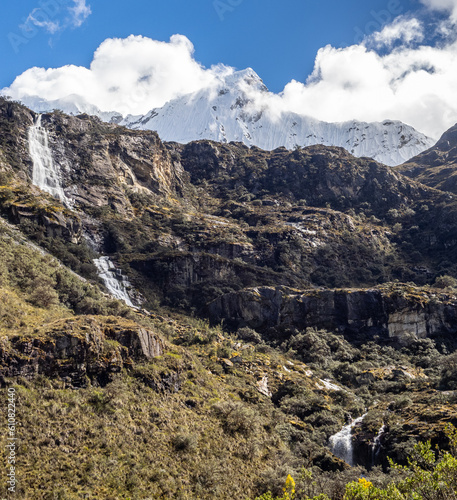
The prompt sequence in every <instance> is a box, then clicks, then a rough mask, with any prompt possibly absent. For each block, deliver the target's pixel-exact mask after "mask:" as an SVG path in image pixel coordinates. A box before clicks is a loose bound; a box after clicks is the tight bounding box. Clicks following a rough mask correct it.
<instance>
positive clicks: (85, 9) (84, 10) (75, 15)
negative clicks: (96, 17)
mask: <svg viewBox="0 0 457 500" xmlns="http://www.w3.org/2000/svg"><path fill="white" fill-rule="evenodd" d="M73 1H74V2H75V6H74V7H69V8H68V10H69V11H70V12H71V14H72V19H71V22H72V24H73V26H75V27H76V28H79V27H80V26H81V25H82V24H83V23H84V21H85V20H86V19H87V18H88V17H89V16H90V15H91V14H92V10H91V8H90V5H86V0H73Z"/></svg>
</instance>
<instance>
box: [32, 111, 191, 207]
mask: <svg viewBox="0 0 457 500" xmlns="http://www.w3.org/2000/svg"><path fill="white" fill-rule="evenodd" d="M42 124H43V126H44V127H45V128H46V129H47V130H48V131H49V141H50V147H51V149H52V150H53V152H54V155H55V160H56V161H57V163H58V164H59V165H60V166H61V170H62V177H63V183H64V188H65V192H66V193H67V195H68V196H69V197H70V198H71V199H73V200H74V202H75V204H76V206H82V207H83V208H84V207H93V206H95V207H103V206H109V207H111V208H113V209H115V210H116V211H118V212H120V213H123V214H126V215H128V214H130V213H131V211H132V209H131V205H130V201H129V199H128V194H129V192H133V193H142V192H144V193H150V194H156V195H162V196H176V195H177V193H178V192H179V191H180V190H181V188H182V182H183V179H182V177H183V171H182V169H181V168H180V166H179V164H178V165H176V164H175V163H174V162H173V161H172V159H171V156H170V154H169V152H168V151H167V150H166V148H165V146H164V145H163V143H162V142H161V141H160V139H159V137H158V136H157V134H156V133H154V132H142V133H136V132H132V131H129V130H127V129H125V128H122V127H117V126H115V125H108V124H103V123H102V122H101V121H100V120H98V119H97V118H94V117H89V116H87V115H81V116H78V117H72V116H66V115H61V114H52V115H44V116H43V118H42Z"/></svg>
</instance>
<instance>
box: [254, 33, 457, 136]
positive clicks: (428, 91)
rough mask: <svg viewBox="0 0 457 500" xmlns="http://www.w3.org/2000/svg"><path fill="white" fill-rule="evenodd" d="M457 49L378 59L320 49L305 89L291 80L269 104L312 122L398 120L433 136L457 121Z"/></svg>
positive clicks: (370, 53) (424, 49) (368, 53)
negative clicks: (304, 116) (298, 114)
mask: <svg viewBox="0 0 457 500" xmlns="http://www.w3.org/2000/svg"><path fill="white" fill-rule="evenodd" d="M456 88H457V44H456V43H454V44H452V45H449V46H447V47H445V48H437V47H428V46H420V47H417V48H413V49H410V48H407V47H406V48H402V49H396V50H394V51H392V52H390V53H388V54H386V55H383V56H381V55H379V54H378V53H377V52H375V51H374V50H370V49H368V48H367V47H365V46H364V45H354V46H351V47H347V48H344V49H336V48H334V47H331V46H327V47H324V48H322V49H320V50H319V52H318V54H317V57H316V61H315V66H314V71H313V73H312V75H311V76H310V78H309V79H308V81H307V83H306V84H303V83H300V82H296V81H292V82H290V83H289V84H287V85H286V87H285V88H284V91H283V93H282V94H281V95H280V96H272V95H271V94H270V96H264V97H263V98H262V99H264V100H265V99H267V100H270V105H273V106H275V107H276V108H280V109H282V110H288V111H294V112H297V113H300V114H306V115H309V116H312V117H314V118H317V119H320V120H324V121H330V122H335V121H336V122H338V121H346V120H351V119H358V120H365V121H382V120H384V119H397V120H401V121H403V122H405V123H408V124H410V125H412V126H414V127H415V128H417V129H418V130H420V131H421V132H424V133H425V134H427V135H430V136H432V137H435V138H437V137H439V136H440V135H441V134H442V133H443V132H444V131H445V130H446V129H447V128H449V127H450V126H451V125H453V124H454V123H455V122H456V121H457V94H456V92H455V89H456Z"/></svg>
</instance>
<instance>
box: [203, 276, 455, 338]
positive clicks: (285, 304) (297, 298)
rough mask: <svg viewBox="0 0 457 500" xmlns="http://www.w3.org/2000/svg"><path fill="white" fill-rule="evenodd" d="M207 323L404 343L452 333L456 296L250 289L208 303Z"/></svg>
mask: <svg viewBox="0 0 457 500" xmlns="http://www.w3.org/2000/svg"><path fill="white" fill-rule="evenodd" d="M209 315H210V317H211V319H212V321H213V322H220V321H222V320H224V321H225V322H226V323H227V324H228V325H230V326H231V327H234V328H239V327H243V326H248V327H250V328H254V329H257V330H259V331H262V330H263V331H265V330H268V329H278V330H285V329H299V330H304V329H305V328H308V327H314V328H323V329H327V330H330V331H335V332H340V333H343V334H345V335H347V336H349V337H352V338H354V339H357V338H358V337H363V338H367V337H368V338H369V337H373V336H374V335H380V336H383V337H385V338H387V337H391V338H397V339H399V340H400V341H405V342H407V341H408V339H411V338H425V337H428V336H433V335H436V334H449V335H454V334H456V333H457V298H456V297H449V296H446V295H443V296H441V297H437V296H436V295H435V294H432V293H429V294H428V293H425V292H420V293H418V292H417V290H416V289H410V290H408V289H407V288H406V287H403V286H397V287H391V288H390V289H388V288H387V287H384V288H383V287H379V288H378V289H372V290H363V291H358V290H350V289H346V290H307V291H303V292H301V291H298V290H292V289H288V288H285V287H279V288H271V287H264V288H253V289H247V290H243V291H241V292H238V293H230V294H226V295H224V296H222V297H220V298H219V299H217V300H215V301H213V302H212V303H211V304H210V305H209Z"/></svg>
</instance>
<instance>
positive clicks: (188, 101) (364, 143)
mask: <svg viewBox="0 0 457 500" xmlns="http://www.w3.org/2000/svg"><path fill="white" fill-rule="evenodd" d="M273 96H274V94H271V93H269V92H268V89H267V87H266V86H265V84H264V83H263V81H262V80H261V78H260V77H259V76H258V75H257V73H255V71H254V70H252V69H251V68H248V69H246V70H243V71H237V72H234V73H231V74H229V75H227V76H225V77H221V78H220V79H219V82H218V83H217V85H216V86H213V87H211V88H207V89H203V90H200V91H198V92H195V93H193V94H189V95H185V96H181V97H179V98H177V99H173V100H172V101H169V102H168V103H167V104H165V105H164V106H163V107H161V108H156V109H153V110H151V111H150V112H149V113H147V114H146V115H144V116H141V117H131V116H128V117H126V118H125V119H124V120H123V121H122V122H121V123H122V124H123V125H125V126H127V127H130V128H133V129H143V130H155V131H157V132H158V134H159V136H160V137H161V138H162V139H163V140H165V141H176V142H181V143H187V142H191V141H193V140H199V139H209V140H214V141H218V142H231V141H236V142H243V143H245V144H246V145H248V146H252V145H255V146H258V147H260V148H262V149H266V150H273V149H276V148H277V147H280V146H285V147H286V148H288V149H293V148H294V147H296V146H297V145H298V146H311V145H314V144H324V145H326V146H340V147H343V148H345V149H347V150H348V151H349V152H350V153H352V154H353V155H355V156H367V157H371V158H374V159H376V160H378V161H380V162H382V163H385V164H386V165H391V166H393V165H398V164H400V163H403V162H404V161H406V160H407V159H409V158H411V157H412V156H414V155H416V154H418V152H422V151H424V150H425V149H428V148H429V147H431V146H432V145H433V144H434V143H435V141H434V140H433V139H431V138H429V137H426V136H425V135H424V134H421V133H420V132H418V131H416V130H415V129H414V128H413V127H410V126H408V125H405V124H404V123H402V122H399V121H392V120H386V121H384V122H382V123H365V122H358V121H356V120H353V121H350V122H343V123H327V122H322V121H319V120H316V119H314V118H311V117H308V116H304V115H300V114H298V113H292V112H278V111H277V109H276V108H275V107H274V106H272V105H271V104H270V103H271V98H272V97H273Z"/></svg>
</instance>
